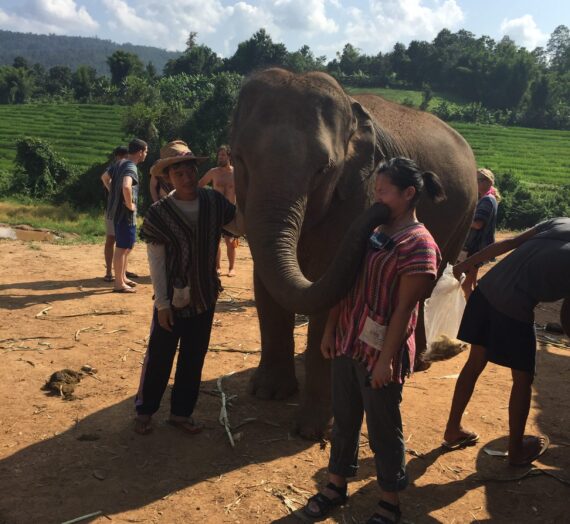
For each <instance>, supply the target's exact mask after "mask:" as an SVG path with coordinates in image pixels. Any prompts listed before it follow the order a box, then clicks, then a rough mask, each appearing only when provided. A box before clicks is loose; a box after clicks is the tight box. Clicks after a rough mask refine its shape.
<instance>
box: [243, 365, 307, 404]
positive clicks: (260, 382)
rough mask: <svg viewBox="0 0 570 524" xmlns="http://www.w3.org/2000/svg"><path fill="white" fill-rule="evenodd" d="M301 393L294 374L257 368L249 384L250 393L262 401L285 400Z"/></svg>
mask: <svg viewBox="0 0 570 524" xmlns="http://www.w3.org/2000/svg"><path fill="white" fill-rule="evenodd" d="M297 391H299V384H298V382H297V378H296V377H295V375H294V374H292V375H288V374H287V373H282V372H281V373H272V372H269V371H266V370H263V369H262V368H257V370H256V371H255V373H254V375H253V377H252V378H251V381H250V383H249V392H250V393H251V394H252V395H255V396H256V397H257V398H260V399H262V400H284V399H286V398H289V397H291V396H293V395H294V394H295V393H297Z"/></svg>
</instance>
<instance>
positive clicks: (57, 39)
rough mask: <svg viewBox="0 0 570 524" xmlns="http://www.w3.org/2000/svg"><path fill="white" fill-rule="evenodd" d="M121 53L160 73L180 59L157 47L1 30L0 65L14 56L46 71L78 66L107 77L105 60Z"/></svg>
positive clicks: (107, 70)
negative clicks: (174, 60)
mask: <svg viewBox="0 0 570 524" xmlns="http://www.w3.org/2000/svg"><path fill="white" fill-rule="evenodd" d="M117 50H121V51H126V52H129V53H134V54H136V55H137V56H138V57H139V59H140V60H141V62H142V63H143V64H148V63H149V62H151V63H152V64H153V65H154V67H155V69H156V70H157V71H159V72H160V71H162V69H163V67H164V66H165V64H166V62H168V60H171V59H175V58H177V57H178V56H180V54H181V53H174V52H171V51H166V50H164V49H159V48H157V47H149V46H141V45H133V44H116V43H115V42H111V41H110V40H100V39H99V38H86V37H81V36H59V35H35V34H32V33H15V32H12V31H2V30H0V65H12V63H13V62H14V59H15V58H16V57H17V56H21V57H23V58H25V59H26V60H27V61H28V62H29V63H30V64H36V63H38V64H41V65H42V66H43V67H45V68H46V69H49V68H51V67H54V66H68V67H70V68H71V69H72V70H75V69H77V68H78V67H79V66H80V65H86V66H90V67H94V68H95V69H96V70H97V73H98V74H99V75H107V76H109V66H108V65H107V57H109V56H110V55H112V54H113V53H114V52H115V51H117Z"/></svg>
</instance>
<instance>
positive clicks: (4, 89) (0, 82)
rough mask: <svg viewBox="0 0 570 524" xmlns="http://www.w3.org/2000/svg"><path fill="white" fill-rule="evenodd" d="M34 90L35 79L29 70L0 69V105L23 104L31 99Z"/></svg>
mask: <svg viewBox="0 0 570 524" xmlns="http://www.w3.org/2000/svg"><path fill="white" fill-rule="evenodd" d="M35 88H36V83H35V77H34V74H33V72H32V71H30V70H29V69H25V68H23V67H12V66H4V67H0V103H4V104H25V103H27V102H29V101H30V99H31V98H32V95H33V93H34V91H35Z"/></svg>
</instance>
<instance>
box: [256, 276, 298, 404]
mask: <svg viewBox="0 0 570 524" xmlns="http://www.w3.org/2000/svg"><path fill="white" fill-rule="evenodd" d="M253 284H254V292H255V303H256V308H257V314H258V317H259V329H260V332H261V361H260V363H259V367H258V368H257V370H256V371H255V373H254V375H253V377H252V379H251V383H250V391H251V393H253V394H254V395H255V396H256V397H257V398H261V399H275V400H281V399H285V398H287V397H290V396H291V395H293V394H295V393H296V392H297V391H298V383H297V378H296V377H295V362H294V360H293V356H294V348H295V342H294V339H293V329H294V327H295V314H294V313H290V312H289V311H287V310H285V309H283V308H282V307H281V306H280V305H279V304H277V302H275V300H273V297H272V296H271V295H270V294H269V293H268V291H267V289H266V288H265V286H264V285H263V283H262V282H261V279H260V278H259V276H258V275H257V272H256V271H255V270H254V274H253Z"/></svg>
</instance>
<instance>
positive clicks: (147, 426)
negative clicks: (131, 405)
mask: <svg viewBox="0 0 570 524" xmlns="http://www.w3.org/2000/svg"><path fill="white" fill-rule="evenodd" d="M152 430H153V427H152V423H151V416H150V415H137V416H136V418H135V433H138V434H139V435H148V434H149V433H151V432H152Z"/></svg>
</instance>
